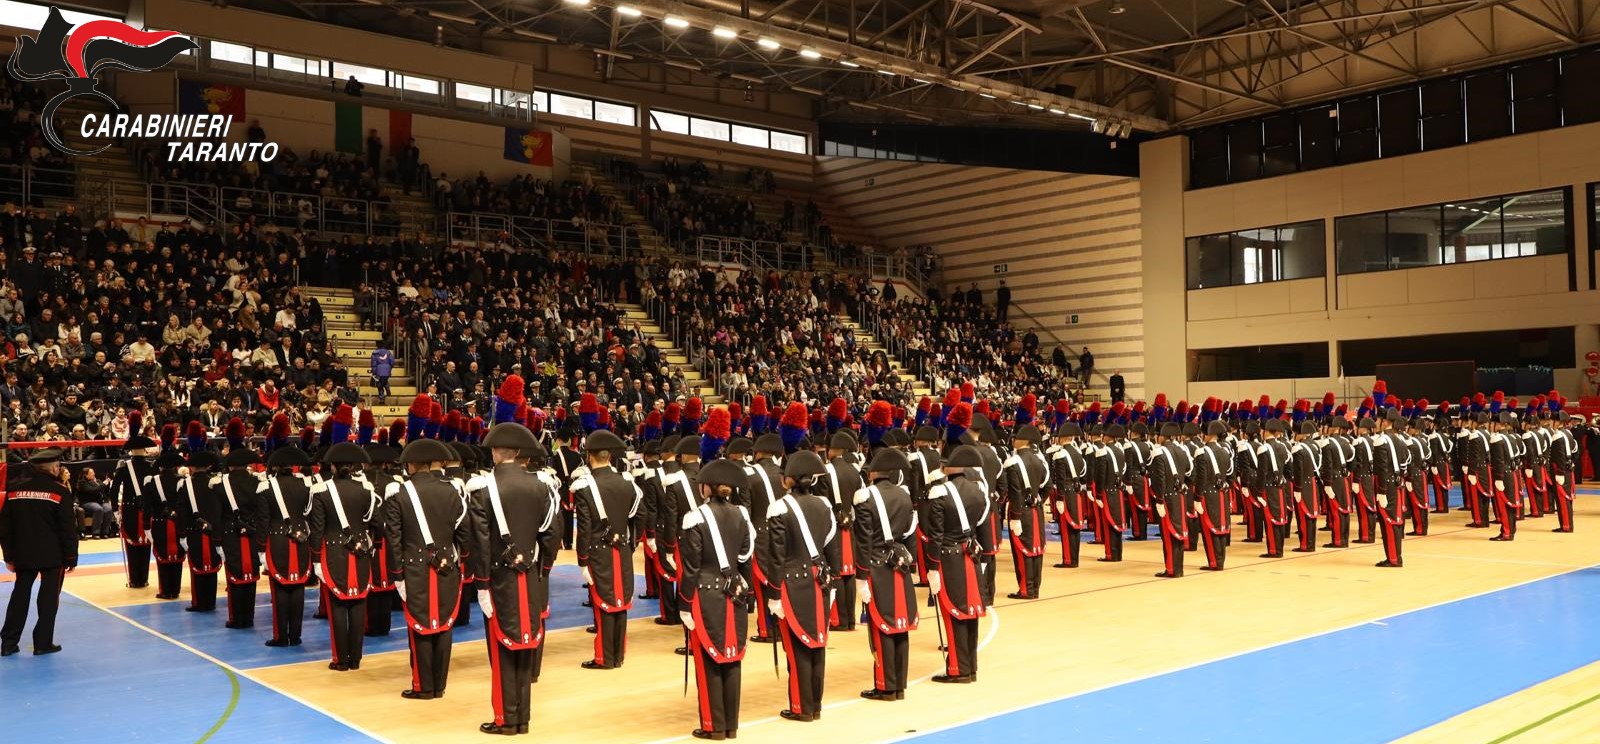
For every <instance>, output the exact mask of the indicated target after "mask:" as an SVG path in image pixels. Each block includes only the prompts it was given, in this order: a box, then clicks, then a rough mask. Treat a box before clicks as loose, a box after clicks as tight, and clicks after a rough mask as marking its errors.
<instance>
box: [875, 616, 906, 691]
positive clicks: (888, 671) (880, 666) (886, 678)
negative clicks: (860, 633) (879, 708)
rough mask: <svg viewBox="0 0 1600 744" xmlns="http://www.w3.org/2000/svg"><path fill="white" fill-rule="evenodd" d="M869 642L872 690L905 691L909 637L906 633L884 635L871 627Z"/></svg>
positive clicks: (876, 628) (876, 627)
mask: <svg viewBox="0 0 1600 744" xmlns="http://www.w3.org/2000/svg"><path fill="white" fill-rule="evenodd" d="M871 629H872V634H871V636H870V637H869V641H870V642H871V643H872V686H873V689H877V690H886V691H888V692H899V691H901V690H904V689H906V666H907V664H909V663H910V661H911V636H910V635H909V634H906V633H884V632H883V631H880V630H878V626H877V625H872V626H871Z"/></svg>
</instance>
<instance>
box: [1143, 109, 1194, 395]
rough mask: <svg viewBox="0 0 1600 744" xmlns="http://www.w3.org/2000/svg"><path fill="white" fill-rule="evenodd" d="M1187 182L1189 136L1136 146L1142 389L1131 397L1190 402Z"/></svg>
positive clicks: (1179, 136) (1174, 137)
mask: <svg viewBox="0 0 1600 744" xmlns="http://www.w3.org/2000/svg"><path fill="white" fill-rule="evenodd" d="M1188 183H1189V138H1188V137H1186V136H1183V135H1177V136H1173V137H1164V138H1162V139H1157V140H1151V141H1149V142H1145V143H1144V144H1142V145H1140V146H1139V212H1140V228H1139V229H1140V239H1141V242H1142V243H1143V246H1142V249H1141V251H1142V253H1141V256H1140V263H1141V264H1142V277H1143V285H1142V286H1143V311H1144V386H1143V387H1144V389H1143V390H1142V391H1138V390H1129V391H1128V392H1129V394H1130V395H1135V396H1140V397H1150V396H1154V395H1155V394H1157V393H1163V392H1164V393H1166V394H1167V395H1169V396H1172V395H1177V396H1179V397H1188V392H1189V391H1188V382H1189V353H1188V352H1189V342H1188V328H1187V321H1188V314H1189V313H1188V296H1187V290H1186V289H1185V284H1184V268H1183V267H1184V266H1185V262H1184V255H1183V233H1184V227H1183V224H1184V219H1183V212H1184V205H1183V192H1184V188H1185V187H1186V186H1187V185H1188ZM1141 394H1142V395H1141Z"/></svg>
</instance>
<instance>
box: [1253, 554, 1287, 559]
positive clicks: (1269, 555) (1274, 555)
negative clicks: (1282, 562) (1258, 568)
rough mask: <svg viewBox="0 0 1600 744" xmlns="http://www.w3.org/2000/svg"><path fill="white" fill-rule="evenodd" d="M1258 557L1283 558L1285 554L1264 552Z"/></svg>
mask: <svg viewBox="0 0 1600 744" xmlns="http://www.w3.org/2000/svg"><path fill="white" fill-rule="evenodd" d="M1256 557H1257V558H1282V557H1283V554H1282V553H1262V554H1261V555H1259V556H1256Z"/></svg>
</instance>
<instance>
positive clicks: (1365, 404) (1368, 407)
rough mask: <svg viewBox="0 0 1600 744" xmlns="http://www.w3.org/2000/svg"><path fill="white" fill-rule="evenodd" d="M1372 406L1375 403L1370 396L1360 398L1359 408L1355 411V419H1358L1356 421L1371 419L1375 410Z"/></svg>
mask: <svg viewBox="0 0 1600 744" xmlns="http://www.w3.org/2000/svg"><path fill="white" fill-rule="evenodd" d="M1374 404H1375V401H1373V400H1372V396H1370V395H1369V396H1367V397H1365V398H1362V399H1361V406H1360V407H1359V408H1357V409H1356V418H1358V419H1364V418H1371V417H1372V412H1373V411H1374V410H1375V409H1374V407H1373V406H1374Z"/></svg>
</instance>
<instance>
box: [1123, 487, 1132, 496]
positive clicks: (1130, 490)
mask: <svg viewBox="0 0 1600 744" xmlns="http://www.w3.org/2000/svg"><path fill="white" fill-rule="evenodd" d="M1122 492H1123V493H1128V494H1131V493H1133V486H1123V487H1122Z"/></svg>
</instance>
